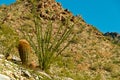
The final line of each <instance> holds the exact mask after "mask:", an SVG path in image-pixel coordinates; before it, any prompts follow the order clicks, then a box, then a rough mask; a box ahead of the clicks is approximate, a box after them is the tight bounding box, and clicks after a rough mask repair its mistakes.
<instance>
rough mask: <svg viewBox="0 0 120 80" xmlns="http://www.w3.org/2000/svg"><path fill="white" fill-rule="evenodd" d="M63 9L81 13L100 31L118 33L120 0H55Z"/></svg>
mask: <svg viewBox="0 0 120 80" xmlns="http://www.w3.org/2000/svg"><path fill="white" fill-rule="evenodd" d="M14 1H15V0H0V4H3V3H4V4H10V3H12V2H14ZM56 1H57V2H60V3H61V4H62V6H63V8H64V9H66V8H67V9H68V10H70V11H71V12H72V13H73V14H74V15H81V16H82V17H83V19H84V20H85V21H86V22H87V23H88V24H92V25H94V26H95V27H97V28H98V29H99V30H100V31H101V32H103V33H104V32H118V33H120V0H56Z"/></svg>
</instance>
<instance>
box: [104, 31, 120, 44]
mask: <svg viewBox="0 0 120 80" xmlns="http://www.w3.org/2000/svg"><path fill="white" fill-rule="evenodd" d="M104 36H106V37H107V38H108V40H111V41H112V42H113V43H114V44H118V45H120V34H119V33H117V32H107V33H104Z"/></svg>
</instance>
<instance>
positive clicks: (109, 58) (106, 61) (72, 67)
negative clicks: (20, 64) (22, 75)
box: [0, 0, 120, 80]
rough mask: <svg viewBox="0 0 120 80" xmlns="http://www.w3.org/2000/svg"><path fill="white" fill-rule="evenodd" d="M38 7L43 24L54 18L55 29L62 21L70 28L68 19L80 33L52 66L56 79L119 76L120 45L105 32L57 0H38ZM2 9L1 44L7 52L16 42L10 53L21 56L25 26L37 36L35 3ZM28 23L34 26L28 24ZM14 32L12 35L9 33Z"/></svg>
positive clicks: (26, 1)
mask: <svg viewBox="0 0 120 80" xmlns="http://www.w3.org/2000/svg"><path fill="white" fill-rule="evenodd" d="M36 8H37V14H38V15H39V17H40V19H41V22H40V23H41V25H42V26H47V24H48V23H49V22H50V21H52V22H53V23H52V25H53V28H54V29H56V28H57V27H58V26H59V25H60V24H63V26H64V27H67V26H66V25H65V22H66V20H68V25H71V24H74V30H73V32H72V33H73V34H75V35H76V36H75V38H74V39H73V40H72V41H71V42H72V43H71V44H70V46H69V47H68V48H67V49H66V50H65V51H64V52H63V53H62V54H61V55H60V56H59V57H58V58H57V60H56V61H55V62H54V63H53V64H51V67H50V69H49V73H48V74H49V75H50V76H51V77H52V78H53V79H54V80H61V79H63V80H66V79H65V78H66V77H67V79H69V78H70V79H71V80H79V79H83V80H89V79H92V80H96V79H97V80H100V79H102V80H103V79H116V80H118V79H119V76H120V74H119V71H120V68H119V64H120V62H119V58H120V57H119V56H118V55H119V54H120V51H119V49H120V47H119V46H117V45H115V44H112V43H111V42H110V41H109V40H108V39H107V38H106V37H104V35H103V33H101V32H99V31H98V30H97V29H96V28H95V27H94V26H92V25H89V24H87V23H86V22H85V21H84V20H83V19H82V17H81V16H73V15H72V13H71V12H70V11H68V10H67V9H63V8H62V6H61V5H60V4H59V3H56V2H55V0H47V1H45V0H41V1H38V3H37V7H36ZM0 9H1V11H0V15H2V16H1V17H0V22H1V23H0V24H1V31H2V32H0V33H1V35H0V38H1V43H0V46H2V47H3V48H2V47H1V48H0V50H1V53H3V52H4V53H5V54H6V50H9V47H11V45H12V44H14V45H12V49H11V52H8V51H7V52H8V53H10V54H12V55H13V56H14V55H16V54H17V55H18V51H17V50H16V47H15V46H16V45H17V42H18V40H19V39H21V38H24V36H23V35H22V31H21V27H23V28H24V30H25V31H26V33H29V34H30V35H33V30H34V29H33V27H34V25H35V24H34V22H33V19H34V17H33V16H32V14H33V13H32V4H31V3H30V2H29V0H17V2H16V3H14V4H12V5H10V6H2V7H0ZM26 24H27V25H30V26H31V27H28V26H26ZM3 26H6V27H5V28H4V27H3ZM7 28H8V29H9V28H10V29H12V30H11V31H9V33H6V31H8V30H5V29H7ZM10 32H11V35H9V34H10ZM13 32H14V34H13ZM33 37H34V36H33ZM4 40H6V41H7V42H5V41H4ZM8 44H10V46H9V45H8ZM28 80H29V79H28ZM33 80H36V79H33Z"/></svg>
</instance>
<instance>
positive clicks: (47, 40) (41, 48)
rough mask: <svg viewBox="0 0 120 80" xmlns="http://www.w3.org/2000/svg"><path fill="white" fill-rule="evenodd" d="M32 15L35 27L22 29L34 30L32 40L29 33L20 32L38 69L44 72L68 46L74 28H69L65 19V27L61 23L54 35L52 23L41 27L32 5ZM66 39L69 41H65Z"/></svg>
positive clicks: (39, 19)
mask: <svg viewBox="0 0 120 80" xmlns="http://www.w3.org/2000/svg"><path fill="white" fill-rule="evenodd" d="M32 14H33V15H32V16H33V17H34V20H33V21H34V24H35V27H33V26H31V25H25V26H24V27H26V26H31V27H33V29H35V36H34V37H35V38H34V40H33V38H32V37H31V36H30V35H29V33H27V32H25V31H23V30H22V32H23V34H24V36H25V37H26V39H27V40H28V41H29V43H30V45H31V47H32V48H33V50H34V52H35V53H36V55H37V57H38V61H39V67H40V68H41V69H42V70H46V69H48V68H49V67H50V64H51V63H52V62H53V61H54V60H55V59H56V58H57V57H58V55H60V54H61V53H62V52H63V51H64V50H65V49H66V48H67V47H68V46H69V44H70V40H71V39H72V37H73V36H72V35H71V32H72V29H73V27H74V26H73V25H70V26H69V24H68V21H69V20H68V19H66V22H65V25H63V24H62V23H61V25H59V27H58V29H57V30H56V33H55V34H54V29H53V26H52V23H53V22H52V21H51V20H50V21H49V22H48V23H47V24H46V25H47V27H45V26H42V24H41V18H40V17H39V14H37V12H36V5H34V4H33V9H32ZM24 32H25V33H24ZM70 35H71V36H70ZM68 37H69V38H71V39H69V40H67V39H68ZM35 39H36V41H35Z"/></svg>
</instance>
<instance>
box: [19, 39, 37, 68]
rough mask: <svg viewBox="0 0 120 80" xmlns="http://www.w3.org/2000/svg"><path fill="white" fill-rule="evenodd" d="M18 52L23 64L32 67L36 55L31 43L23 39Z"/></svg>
mask: <svg viewBox="0 0 120 80" xmlns="http://www.w3.org/2000/svg"><path fill="white" fill-rule="evenodd" d="M18 50H19V55H20V58H21V61H22V64H23V65H26V66H31V65H32V64H33V63H34V59H33V58H34V55H33V52H32V49H31V46H30V44H29V42H28V41H27V40H25V39H21V40H20V41H19V45H18ZM34 64H35V63H34Z"/></svg>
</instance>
